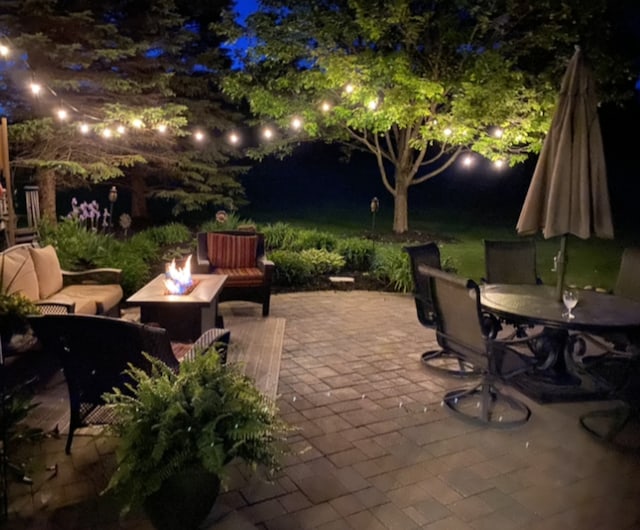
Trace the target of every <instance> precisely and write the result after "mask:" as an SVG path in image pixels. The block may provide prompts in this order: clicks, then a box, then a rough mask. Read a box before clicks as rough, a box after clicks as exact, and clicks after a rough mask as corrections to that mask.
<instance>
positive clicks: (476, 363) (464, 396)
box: [420, 265, 536, 428]
mask: <svg viewBox="0 0 640 530" xmlns="http://www.w3.org/2000/svg"><path fill="white" fill-rule="evenodd" d="M420 270H421V272H422V273H423V274H424V275H425V276H426V277H427V278H428V279H429V282H430V287H431V292H432V295H433V301H434V309H435V317H436V321H437V328H436V329H437V331H436V333H437V334H438V337H439V343H440V344H442V345H443V347H444V348H445V349H446V350H448V351H450V352H455V354H456V355H457V356H458V357H460V359H462V360H463V361H464V362H468V363H469V364H470V365H472V366H473V367H474V368H475V369H476V370H478V371H479V372H480V381H479V382H478V384H476V385H474V386H468V387H464V388H461V389H457V390H453V391H450V392H447V393H446V394H445V396H444V400H443V402H444V404H445V405H446V406H447V408H448V409H449V410H450V411H451V412H453V413H455V414H456V415H458V416H460V417H461V418H463V419H465V420H468V421H470V422H472V423H475V424H480V425H488V426H493V427H499V428H504V427H515V426H518V425H521V424H523V423H525V422H526V421H528V419H529V417H530V415H531V411H530V410H529V408H528V407H527V406H526V405H525V404H524V403H523V402H521V401H520V400H518V399H516V398H515V397H513V396H511V395H508V394H505V393H504V392H503V391H502V390H500V389H499V388H498V385H500V384H504V383H508V381H509V378H510V377H513V376H515V375H517V374H520V373H523V372H525V371H527V370H529V369H530V368H531V367H533V366H534V365H535V363H536V359H535V357H533V356H531V355H530V354H529V353H528V352H524V351H519V350H517V349H515V348H514V347H513V343H510V342H509V341H503V340H497V339H492V338H490V337H487V336H486V335H485V333H484V328H483V314H482V310H481V306H480V290H479V288H478V285H477V284H476V283H475V282H474V281H473V280H466V279H463V278H460V277H459V276H456V275H453V274H450V273H447V272H444V271H441V270H439V269H435V268H432V267H427V266H424V265H422V266H421V267H420Z"/></svg>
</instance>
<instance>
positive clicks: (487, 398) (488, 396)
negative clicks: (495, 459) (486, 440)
mask: <svg viewBox="0 0 640 530" xmlns="http://www.w3.org/2000/svg"><path fill="white" fill-rule="evenodd" d="M443 402H444V404H445V405H446V406H447V408H448V409H449V411H450V412H452V413H454V414H456V415H458V416H460V417H461V418H462V419H463V420H465V421H467V422H469V423H472V424H474V425H480V426H488V427H494V428H497V429H509V428H512V427H518V426H520V425H523V424H525V423H526V422H527V421H528V420H529V417H530V416H531V410H530V409H529V407H527V406H526V405H525V404H524V403H522V402H521V401H519V400H517V399H515V398H513V397H511V396H508V395H506V394H503V393H502V392H500V391H499V390H498V389H497V388H496V387H495V386H494V385H493V384H491V383H489V382H487V381H483V382H481V383H480V384H478V385H476V386H475V387H472V388H464V389H458V390H452V391H450V392H447V393H446V394H445V396H444V400H443Z"/></svg>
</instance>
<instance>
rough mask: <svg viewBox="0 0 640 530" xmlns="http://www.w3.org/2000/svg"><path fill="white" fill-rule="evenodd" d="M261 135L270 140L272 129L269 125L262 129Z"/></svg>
mask: <svg viewBox="0 0 640 530" xmlns="http://www.w3.org/2000/svg"><path fill="white" fill-rule="evenodd" d="M262 136H263V138H265V139H266V140H271V138H273V131H272V130H271V129H270V128H269V127H265V128H264V130H263V131H262Z"/></svg>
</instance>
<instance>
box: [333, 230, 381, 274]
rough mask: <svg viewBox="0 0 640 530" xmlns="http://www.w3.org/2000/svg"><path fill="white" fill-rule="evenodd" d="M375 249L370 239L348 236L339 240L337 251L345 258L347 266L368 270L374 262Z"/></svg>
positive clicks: (348, 267) (350, 268) (353, 268)
mask: <svg viewBox="0 0 640 530" xmlns="http://www.w3.org/2000/svg"><path fill="white" fill-rule="evenodd" d="M374 249H375V247H374V244H373V242H372V241H370V240H368V239H362V238H358V237H348V238H346V239H342V240H340V241H338V245H337V246H336V248H335V251H336V252H338V253H339V254H340V255H341V256H342V257H343V258H344V259H345V268H347V269H349V270H353V271H368V270H370V269H371V264H372V263H373V256H374Z"/></svg>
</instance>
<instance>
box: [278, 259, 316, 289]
mask: <svg viewBox="0 0 640 530" xmlns="http://www.w3.org/2000/svg"><path fill="white" fill-rule="evenodd" d="M269 259H271V260H272V261H273V262H274V264H275V269H274V274H273V276H274V278H273V280H274V283H276V284H277V285H284V286H298V285H304V284H305V283H307V282H309V281H310V280H311V278H312V277H313V268H312V266H311V264H310V263H309V261H308V260H306V259H304V257H303V256H302V255H301V254H300V253H299V252H293V251H291V250H274V251H273V252H272V253H271V254H269Z"/></svg>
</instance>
